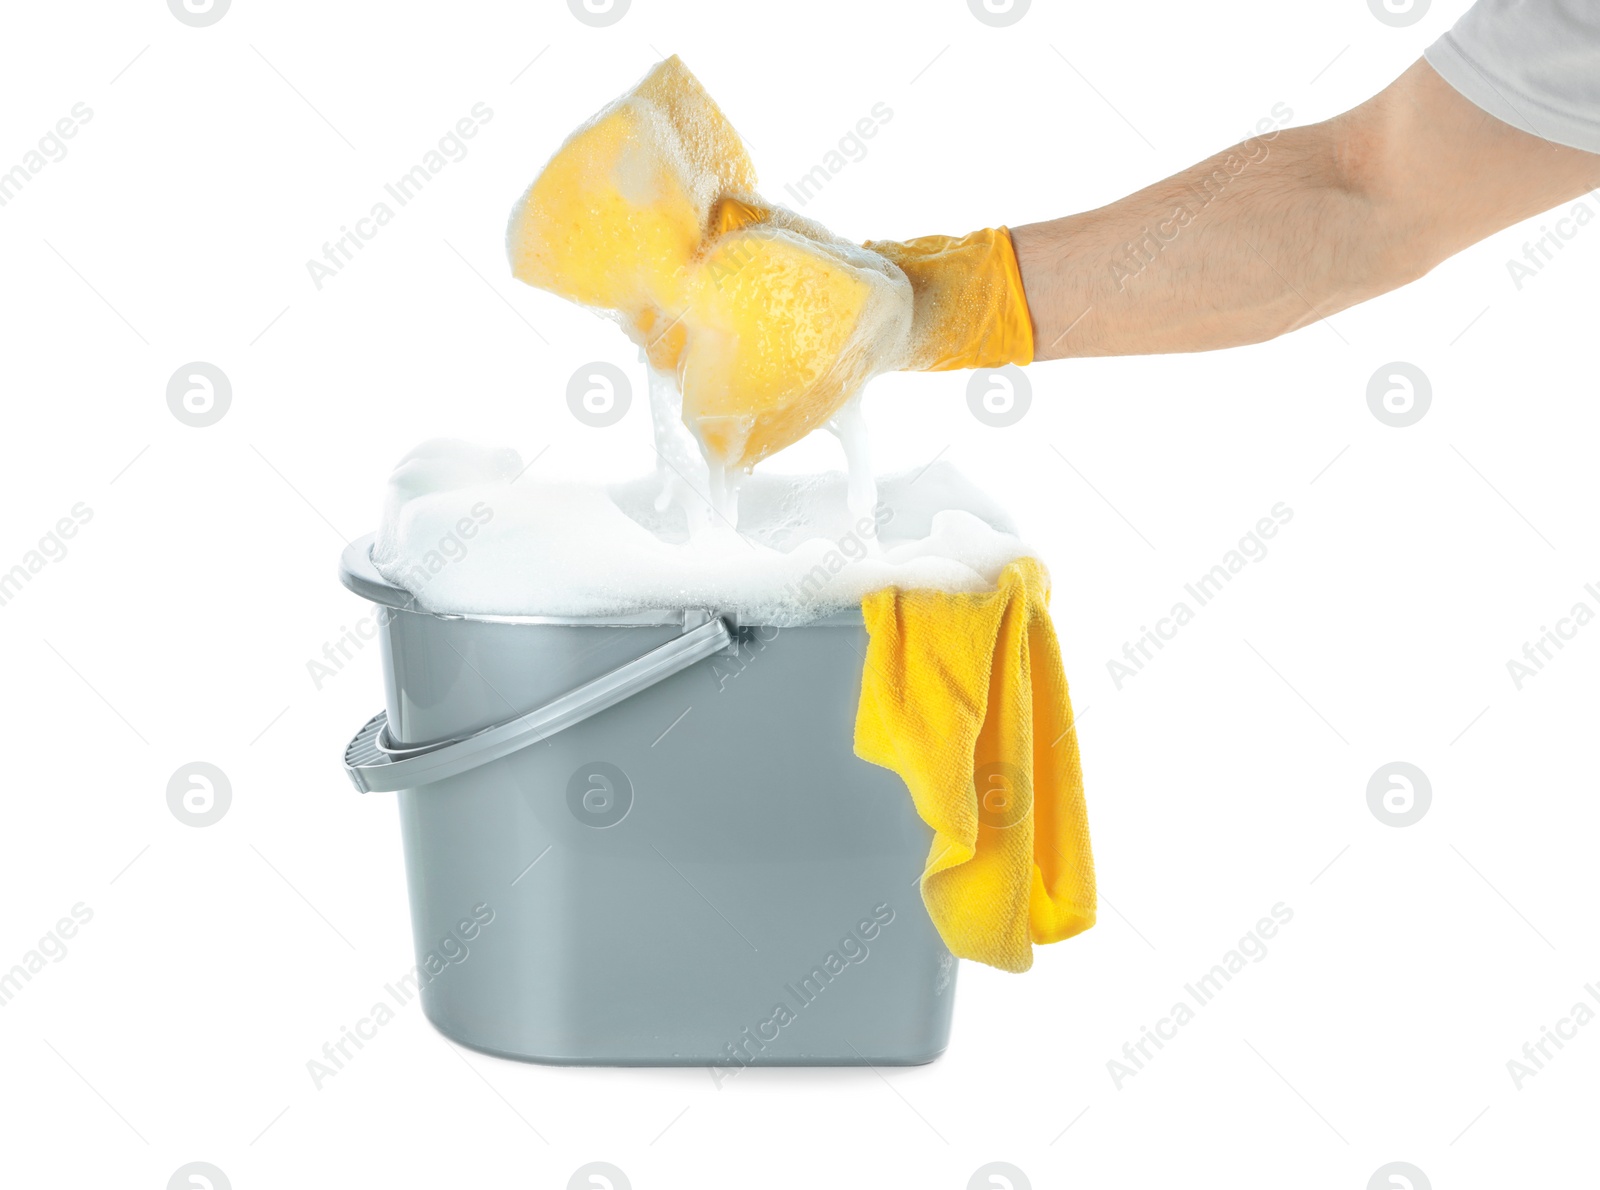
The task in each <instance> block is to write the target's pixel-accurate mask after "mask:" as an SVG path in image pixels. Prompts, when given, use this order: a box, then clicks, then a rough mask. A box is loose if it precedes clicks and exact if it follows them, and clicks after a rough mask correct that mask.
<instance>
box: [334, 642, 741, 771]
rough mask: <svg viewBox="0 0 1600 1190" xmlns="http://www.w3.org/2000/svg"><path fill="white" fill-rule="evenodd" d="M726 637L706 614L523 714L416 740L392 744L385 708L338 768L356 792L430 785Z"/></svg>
mask: <svg viewBox="0 0 1600 1190" xmlns="http://www.w3.org/2000/svg"><path fill="white" fill-rule="evenodd" d="M733 644H734V640H733V635H732V633H730V632H729V631H728V625H727V623H726V622H725V621H724V620H723V619H722V618H721V617H719V616H711V615H708V617H707V619H706V622H705V623H703V624H700V625H698V626H697V627H694V628H691V629H689V631H687V632H685V633H683V634H682V635H681V636H676V637H673V638H672V639H671V640H669V641H668V642H667V643H666V644H664V645H660V646H658V647H657V648H654V649H651V650H650V652H648V653H645V654H644V655H643V656H641V657H636V658H635V659H634V660H632V661H629V662H628V663H627V664H625V665H620V666H618V667H617V668H616V669H613V670H611V671H610V672H609V673H605V674H602V675H601V676H600V677H598V678H595V679H594V680H593V681H590V682H585V683H584V684H583V685H581V686H576V687H574V688H573V689H571V690H569V691H567V692H566V693H565V694H563V695H560V696H559V697H557V698H554V699H551V700H550V701H549V702H547V703H544V704H542V705H540V706H538V707H535V708H534V709H533V710H531V711H528V712H526V713H525V714H522V715H517V716H515V717H513V718H510V719H505V720H502V721H501V722H499V723H495V724H491V725H490V726H488V727H484V728H480V729H479V730H477V731H474V732H471V733H469V734H467V735H463V736H457V737H456V738H454V739H450V740H442V741H440V742H439V743H437V744H431V745H428V746H426V747H422V748H404V747H400V746H397V745H395V744H393V743H392V742H391V741H390V739H389V715H388V712H387V711H379V712H378V713H377V714H376V715H374V716H373V717H372V718H371V719H368V720H367V721H366V723H364V724H363V725H362V727H361V730H360V731H358V732H356V734H355V738H354V739H352V740H351V741H350V742H349V744H347V745H346V746H345V750H344V769H345V772H346V773H347V774H348V775H349V777H350V781H351V783H352V784H354V785H355V787H356V790H357V791H358V792H360V793H388V792H393V791H394V790H399V789H418V788H420V787H422V786H424V785H431V784H432V783H433V782H435V781H443V780H444V779H445V778H447V777H455V776H459V775H460V774H462V773H465V772H470V771H471V770H472V769H475V768H478V767H479V766H480V765H485V764H488V763H489V762H490V761H491V760H499V759H500V758H501V757H502V756H509V755H510V754H511V753H513V752H516V751H518V750H520V749H522V748H526V747H527V746H528V745H530V744H536V743H538V742H539V741H540V740H546V739H549V738H550V737H551V736H553V735H555V734H556V733H557V732H560V731H564V730H565V729H566V728H568V727H571V726H572V725H573V724H575V723H581V722H583V720H585V719H588V718H590V717H591V716H593V715H597V714H599V713H600V712H601V711H603V710H605V709H606V708H607V707H612V706H615V705H616V704H617V703H619V702H621V701H622V700H623V699H625V698H629V697H631V696H633V695H635V694H637V693H639V692H640V691H641V690H646V689H648V688H649V687H651V686H653V685H655V684H656V683H657V682H659V681H662V680H663V679H665V678H669V677H671V676H672V675H673V674H676V673H680V672H681V671H683V670H685V669H688V668H689V667H690V666H691V665H694V664H695V663H696V662H699V661H703V660H705V659H706V658H707V657H711V656H713V655H715V654H717V653H720V652H724V651H726V650H727V649H728V648H729V647H730V646H732V645H733Z"/></svg>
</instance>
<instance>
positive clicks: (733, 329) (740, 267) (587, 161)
mask: <svg viewBox="0 0 1600 1190" xmlns="http://www.w3.org/2000/svg"><path fill="white" fill-rule="evenodd" d="M507 246H508V251H509V254H510V257H511V261H512V270H513V272H514V273H515V275H516V276H517V277H519V278H521V279H522V280H524V281H527V282H529V283H530V284H533V285H538V286H540V287H542V288H545V289H549V290H551V291H552V292H554V293H558V294H560V295H562V296H563V297H566V298H568V299H570V300H572V301H575V302H578V303H580V304H583V305H587V306H589V307H590V308H592V309H596V310H597V311H600V312H603V313H608V314H609V315H610V316H612V317H615V318H616V319H617V321H618V322H619V324H620V325H621V326H622V328H623V330H624V332H625V333H627V334H628V335H629V337H630V338H632V339H633V340H634V342H636V343H637V344H639V346H640V347H641V349H642V350H643V351H644V352H645V354H646V356H647V357H648V360H649V362H650V365H651V366H652V367H653V368H655V369H656V370H658V371H660V372H661V373H663V374H664V375H666V376H668V377H670V379H671V380H672V381H673V382H674V383H675V385H676V387H677V389H678V392H679V394H680V401H679V416H680V417H681V418H682V419H683V421H684V422H685V423H686V424H687V425H688V427H689V428H690V430H691V431H692V432H693V434H694V436H695V438H696V439H697V440H698V442H699V444H700V446H701V448H702V450H703V451H704V453H705V455H706V456H707V458H708V460H709V465H708V469H707V474H706V483H705V484H704V485H696V486H701V487H703V489H705V490H707V491H708V495H709V496H710V498H711V500H712V502H713V504H714V505H716V506H717V510H718V512H719V513H721V514H722V516H723V517H725V518H726V519H728V520H732V519H733V518H732V517H731V516H727V509H728V508H731V507H732V505H733V501H734V497H735V493H736V489H737V487H738V483H739V479H740V472H745V471H748V470H749V469H750V468H751V467H753V466H754V465H755V464H756V463H758V462H760V461H761V460H762V459H763V458H766V457H767V456H769V455H770V454H772V453H774V452H775V451H778V450H781V449H782V448H783V447H785V446H788V445H790V444H791V443H793V442H796V441H799V439H800V438H802V437H804V436H805V435H806V434H808V433H810V432H811V431H812V430H814V429H817V428H818V427H820V426H822V425H824V424H826V423H828V422H829V420H830V419H835V418H838V419H839V424H840V425H841V426H844V425H848V424H849V423H851V422H852V420H853V416H854V415H853V414H850V413H848V412H845V410H846V407H847V406H848V405H850V404H851V402H853V401H854V400H855V399H856V398H857V397H858V396H859V394H860V392H861V390H862V388H863V386H864V385H865V384H866V383H867V381H868V380H870V379H871V378H872V377H873V376H875V375H877V374H878V373H880V372H884V371H889V370H893V369H895V368H898V367H901V366H903V363H904V361H905V359H906V357H907V353H908V352H910V351H911V350H912V348H913V344H911V343H910V342H909V340H910V337H911V335H912V330H913V324H912V314H913V301H912V287H911V283H910V281H909V280H908V279H907V277H906V274H905V273H904V272H903V271H902V270H901V269H900V268H899V267H898V266H897V265H895V264H894V263H892V262H891V261H890V260H889V259H888V258H887V257H886V256H884V255H883V254H881V253H879V252H876V251H873V250H871V249H869V248H867V247H864V246H862V245H859V244H854V243H851V242H849V241H847V240H844V239H842V238H841V237H839V236H836V235H834V234H833V233H832V232H830V231H828V230H827V228H825V227H823V226H822V225H821V224H819V223H816V222H815V221H813V220H810V219H807V218H805V217H803V216H801V215H797V214H795V213H794V212H792V211H788V210H786V209H784V208H782V207H777V206H774V205H773V204H771V203H768V202H766V201H765V200H763V199H762V198H760V197H759V196H758V195H757V194H756V193H755V169H754V166H753V165H752V164H751V162H750V159H749V157H748V155H747V153H746V152H745V149H744V146H743V144H742V143H741V142H740V140H739V138H738V134H737V132H735V131H734V129H733V126H732V125H731V124H730V123H729V122H728V120H727V119H726V117H725V116H724V115H723V114H722V112H721V111H720V110H719V109H718V108H717V106H716V104H715V103H714V102H713V101H712V99H711V97H710V96H709V95H708V94H706V92H705V90H704V88H702V87H701V86H700V84H699V82H698V81H697V80H696V79H695V78H694V76H693V75H692V74H691V73H690V72H689V70H688V69H687V68H686V67H685V66H684V65H683V63H682V62H681V61H679V60H678V59H677V58H676V57H673V58H669V59H666V60H665V61H663V62H661V63H659V64H657V66H656V67H655V68H654V69H653V70H652V71H651V72H650V73H649V74H648V75H647V76H646V77H645V79H644V80H643V81H642V82H641V83H639V85H638V86H636V87H635V88H634V89H633V90H632V91H630V92H628V93H627V94H625V95H623V96H622V97H621V98H619V99H618V100H616V101H615V102H613V103H612V104H610V105H608V106H607V107H606V108H605V109H603V110H602V111H601V112H599V113H598V114H597V115H596V116H595V117H594V118H593V119H591V120H590V121H589V122H588V123H586V124H585V125H584V126H583V127H581V128H579V129H578V130H577V131H576V132H574V133H573V134H572V136H570V137H569V138H568V139H567V141H566V142H565V143H564V144H563V145H562V146H561V148H560V149H559V150H558V151H557V152H556V154H555V156H554V157H552V158H551V160H550V162H549V163H548V164H547V165H546V166H545V168H544V170H543V171H542V172H541V173H540V175H539V176H538V178H536V179H535V180H534V182H533V184H532V185H531V186H530V187H529V189H528V191H527V193H526V194H524V196H523V197H522V199H521V201H520V202H519V203H518V204H517V207H516V208H515V210H514V211H513V214H512V219H511V224H510V228H509V231H508V242H507ZM659 437H660V432H659V431H658V438H659ZM845 442H846V447H847V450H850V451H852V452H853V454H859V453H860V449H859V445H860V442H861V437H860V435H859V433H854V432H850V436H848V437H846V438H845ZM658 449H663V450H664V447H662V445H661V444H660V443H659V442H658ZM855 469H856V471H857V472H858V473H862V472H863V469H862V468H859V467H857V468H855ZM864 491H865V489H860V490H858V503H862V502H864V501H866V500H867V499H868V497H866V496H865V495H864V494H863V493H864Z"/></svg>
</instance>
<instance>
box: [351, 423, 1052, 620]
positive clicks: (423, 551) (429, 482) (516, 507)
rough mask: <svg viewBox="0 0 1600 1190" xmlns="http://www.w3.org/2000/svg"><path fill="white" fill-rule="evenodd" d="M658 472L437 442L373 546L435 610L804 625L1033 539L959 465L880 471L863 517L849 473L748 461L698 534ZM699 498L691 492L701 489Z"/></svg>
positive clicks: (402, 481)
mask: <svg viewBox="0 0 1600 1190" xmlns="http://www.w3.org/2000/svg"><path fill="white" fill-rule="evenodd" d="M660 491H661V485H660V480H659V478H658V477H656V476H654V475H650V476H644V477H641V478H639V479H637V480H631V481H627V482H624V483H620V484H613V485H609V486H606V485H599V484H587V483H579V482H562V481H551V480H541V479H536V478H534V477H533V476H532V475H529V474H526V473H524V471H523V464H522V460H521V458H520V457H519V456H518V454H517V452H516V451H514V450H509V449H491V448H485V447H480V446H474V445H472V444H470V443H466V442H459V441H454V440H448V439H438V440H435V441H432V442H428V443H424V444H423V445H422V446H419V447H418V448H417V449H416V450H414V451H412V452H411V453H410V454H408V455H407V456H406V457H405V458H404V459H402V460H401V462H400V464H399V465H398V466H397V467H396V468H395V471H394V473H393V475H392V476H391V477H390V480H389V485H388V489H387V492H386V495H385V499H384V508H383V516H382V520H381V523H380V526H379V530H378V535H377V540H376V542H375V543H374V545H373V553H372V558H373V562H374V563H375V564H376V566H377V567H378V569H379V571H380V572H381V573H382V574H383V575H384V577H385V578H387V579H388V580H389V581H390V582H393V583H396V584H398V585H399V586H402V587H404V588H406V589H407V590H408V591H410V592H411V593H412V594H413V595H415V596H416V598H417V605H418V606H419V607H420V608H423V609H425V610H428V611H435V612H445V613H452V614H458V615H498V616H540V615H542V616H585V617H587V616H610V615H631V614H634V613H637V612H644V611H660V610H676V609H680V608H708V609H711V610H714V611H717V612H720V613H722V614H733V615H738V616H739V617H740V618H741V619H742V620H744V621H745V622H746V623H765V624H779V625H790V624H799V623H805V622H808V621H810V620H814V619H817V618H819V617H821V616H824V615H828V614H830V613H832V612H835V611H840V610H843V609H846V608H852V607H855V606H857V605H859V604H860V602H861V600H862V598H863V597H864V596H866V595H868V594H870V593H872V592H873V591H877V590H881V589H883V588H885V587H890V586H899V587H904V588H929V589H935V590H944V591H955V592H975V591H984V590H989V589H992V588H993V587H994V585H995V583H996V582H997V581H998V579H999V575H1000V572H1001V571H1002V570H1003V569H1004V568H1005V566H1006V564H1007V563H1009V562H1012V561H1014V560H1015V559H1017V558H1019V557H1023V556H1025V555H1028V554H1029V553H1030V552H1031V551H1029V549H1028V548H1027V546H1026V545H1024V543H1023V542H1022V540H1021V539H1020V538H1019V537H1018V536H1017V533H1016V529H1015V527H1014V526H1013V525H1012V523H1011V521H1010V519H1009V518H1008V517H1007V516H1006V514H1005V513H1004V512H1003V511H1002V510H1001V509H1000V507H999V506H998V505H997V504H995V502H994V501H993V500H991V499H990V498H988V497H987V496H985V495H984V494H983V493H982V492H980V491H979V490H978V489H977V488H975V487H974V486H973V485H972V484H971V483H969V482H968V481H967V480H966V479H965V477H963V476H962V475H961V473H960V472H959V471H958V470H956V468H955V467H954V466H952V465H951V464H949V463H944V462H939V463H935V464H933V465H932V466H930V467H927V468H925V469H923V470H920V471H916V472H907V473H904V474H900V475H891V476H886V477H882V478H880V479H879V481H878V496H877V503H876V504H875V506H873V508H872V509H871V511H870V512H865V513H863V512H860V511H852V509H851V507H850V504H851V501H850V498H849V497H850V492H849V481H848V479H847V477H846V476H845V475H844V474H843V473H840V472H827V473H824V474H820V475H803V476H795V475H766V474H760V473H758V474H755V475H752V476H750V477H749V478H748V479H746V480H745V481H744V485H743V488H742V491H741V496H740V500H739V504H738V511H737V523H736V524H735V523H731V522H728V521H724V520H722V519H720V517H719V516H718V514H716V513H715V512H714V511H712V510H711V509H710V508H707V507H705V506H704V505H702V508H701V512H702V514H703V516H704V518H705V519H707V520H708V521H709V524H708V525H706V526H705V527H701V528H699V529H698V530H697V531H693V532H691V529H693V528H694V526H693V525H692V524H691V521H690V515H689V513H688V511H687V510H686V509H685V507H684V506H683V505H682V503H681V502H678V501H674V502H672V503H670V504H668V505H667V506H666V507H660V506H659V505H660V501H659V500H658V495H659V494H660ZM690 499H691V500H692V499H694V497H692V496H691V497H690Z"/></svg>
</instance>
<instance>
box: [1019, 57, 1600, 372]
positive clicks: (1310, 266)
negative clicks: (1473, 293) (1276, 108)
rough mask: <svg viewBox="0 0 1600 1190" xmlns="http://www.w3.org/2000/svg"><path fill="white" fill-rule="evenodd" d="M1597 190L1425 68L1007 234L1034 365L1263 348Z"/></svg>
mask: <svg viewBox="0 0 1600 1190" xmlns="http://www.w3.org/2000/svg"><path fill="white" fill-rule="evenodd" d="M1596 187H1600V156H1597V155H1595V154H1592V153H1585V152H1582V151H1581V150H1578V149H1571V148H1566V147H1564V146H1561V145H1557V144H1553V143H1551V142H1549V141H1545V140H1541V139H1540V138H1538V137H1536V136H1532V135H1530V134H1528V133H1525V132H1521V131H1519V130H1517V129H1515V128H1512V127H1511V126H1510V125H1509V124H1504V123H1502V122H1501V121H1499V120H1497V119H1495V118H1494V117H1493V116H1490V115H1488V114H1487V113H1485V112H1484V111H1483V110H1482V109H1481V108H1479V107H1477V106H1476V105H1474V104H1473V103H1471V102H1470V101H1468V100H1467V99H1465V98H1464V97H1463V96H1462V95H1460V94H1459V93H1458V92H1457V91H1456V90H1455V89H1454V88H1453V87H1451V86H1450V85H1449V84H1448V83H1446V82H1445V81H1444V80H1443V79H1441V78H1440V77H1439V75H1438V74H1437V73H1436V72H1435V71H1434V69H1433V68H1432V67H1431V66H1429V65H1428V64H1427V63H1426V62H1424V61H1419V62H1417V63H1416V65H1414V66H1412V67H1411V68H1410V69H1409V70H1407V71H1406V73H1405V74H1403V75H1402V76H1401V77H1400V78H1399V79H1397V80H1396V81H1395V82H1394V83H1393V84H1391V85H1390V86H1389V87H1388V88H1386V89H1385V90H1384V91H1383V92H1381V93H1380V94H1378V95H1377V96H1375V97H1374V98H1372V99H1370V100H1368V101H1367V102H1366V103H1364V104H1362V105H1361V106H1360V107H1358V108H1355V109H1354V110H1352V111H1349V112H1346V113H1345V114H1344V115H1342V116H1338V117H1336V118H1334V119H1332V120H1328V121H1326V122H1325V123H1322V124H1314V125H1311V126H1309V127H1306V128H1292V129H1287V130H1284V131H1282V132H1278V133H1275V134H1271V135H1270V137H1266V136H1264V137H1258V138H1256V139H1253V140H1249V141H1246V142H1244V143H1243V144H1241V145H1238V146H1235V147H1234V148H1233V149H1230V150H1228V151H1226V152H1223V153H1219V154H1218V155H1217V156H1215V157H1212V158H1210V159H1209V160H1207V161H1203V162H1201V163H1200V164H1199V165H1196V166H1194V167H1193V168H1191V169H1189V170H1186V171H1184V172H1183V173H1181V174H1178V175H1177V176H1175V177H1172V178H1169V179H1167V180H1166V181H1164V182H1158V183H1157V184H1156V185H1154V186H1150V187H1148V188H1147V189H1144V190H1141V191H1139V192H1138V193H1137V194H1133V195H1130V196H1129V197H1127V198H1125V199H1122V200H1121V201H1119V202H1115V203H1112V204H1111V205H1110V206H1107V207H1102V208H1100V209H1099V210H1096V211H1088V212H1086V213H1084V214H1081V215H1072V216H1069V217H1067V218H1065V219H1057V220H1054V221H1052V222H1049V223H1035V224H1030V225H1028V226H1025V227H1017V228H1013V229H1012V238H1013V240H1014V242H1015V244H1016V250H1017V258H1018V261H1019V264H1020V266H1021V271H1022V281H1023V286H1024V288H1025V290H1026V292H1027V297H1028V306H1029V309H1030V311H1031V313H1032V316H1033V328H1034V335H1033V338H1034V358H1035V359H1041V360H1044V359H1059V358H1063V357H1066V356H1088V355H1143V354H1151V353H1156V352H1170V351H1207V350H1211V349H1213V348H1218V347H1233V346H1237V345H1239V344H1243V343H1257V342H1260V341H1262V340H1264V339H1271V338H1274V337H1276V336H1278V335H1281V334H1284V333H1286V332H1288V331H1292V330H1297V329H1298V328H1300V327H1302V326H1305V325H1307V324H1309V323H1311V322H1315V321H1316V320H1318V319H1320V318H1325V317H1327V316H1328V315H1330V314H1334V313H1336V312H1338V311H1340V310H1343V309H1345V308H1346V307H1348V306H1353V305H1355V304H1356V303H1358V302H1363V301H1366V300H1367V299H1368V298H1373V297H1376V296H1378V295H1379V294H1381V293H1387V292H1388V291H1389V290H1391V289H1397V288H1399V287H1400V286H1402V285H1405V284H1407V283H1409V282H1411V281H1414V280H1416V279H1417V278H1418V277H1421V276H1423V275H1424V274H1425V273H1427V272H1428V271H1429V270H1430V269H1432V268H1433V267H1434V266H1435V265H1437V264H1439V263H1440V262H1441V261H1443V260H1446V259H1448V258H1449V257H1451V256H1453V255H1454V254H1455V253H1457V252H1460V251H1461V250H1462V249H1464V248H1466V247H1468V246H1470V245H1472V244H1475V243H1477V242H1478V241H1479V240H1481V239H1483V238H1484V237H1485V236H1489V235H1492V234H1493V233H1495V232H1497V231H1500V230H1502V229H1503V228H1506V227H1510V226H1511V225H1512V224H1514V223H1519V222H1521V221H1522V220H1524V219H1527V218H1530V217H1532V216H1534V215H1537V214H1538V213H1539V212H1541V211H1546V210H1549V209H1550V208H1551V207H1553V206H1556V205H1558V204H1559V203H1562V202H1566V201H1569V200H1571V199H1574V198H1576V197H1578V196H1579V195H1581V194H1583V193H1585V192H1587V191H1589V190H1593V189H1595V188H1596Z"/></svg>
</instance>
